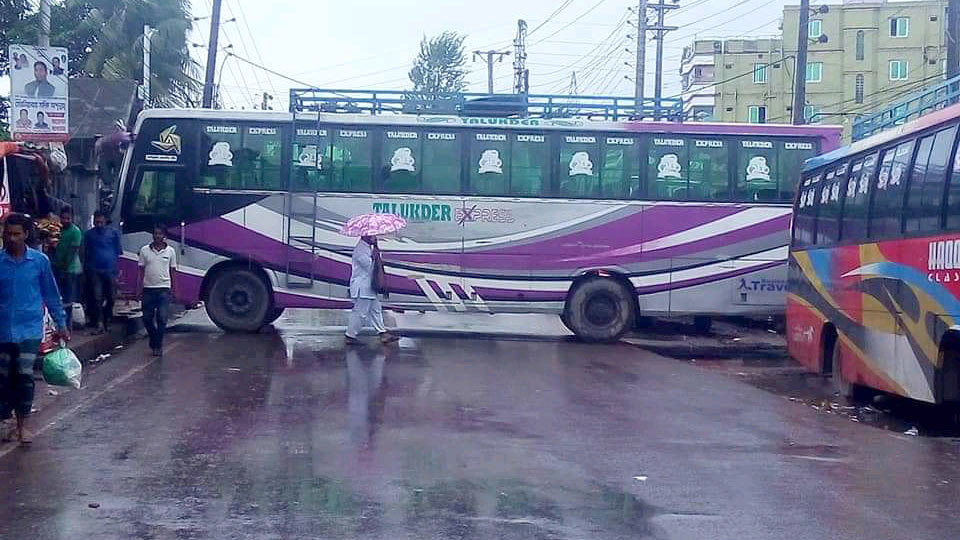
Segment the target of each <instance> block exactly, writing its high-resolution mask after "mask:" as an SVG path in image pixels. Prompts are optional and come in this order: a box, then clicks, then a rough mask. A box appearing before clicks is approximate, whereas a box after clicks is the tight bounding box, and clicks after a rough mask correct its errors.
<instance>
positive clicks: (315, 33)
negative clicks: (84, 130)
mask: <svg viewBox="0 0 960 540" xmlns="http://www.w3.org/2000/svg"><path fill="white" fill-rule="evenodd" d="M667 1H668V2H673V0H667ZM192 2H193V13H194V16H195V17H197V18H200V20H198V21H197V22H196V23H195V27H194V31H193V33H192V34H191V40H192V41H193V42H194V43H196V44H198V45H200V47H194V48H193V51H195V54H196V57H197V59H198V61H199V62H200V63H201V65H202V64H204V63H205V62H206V49H205V48H204V47H205V46H206V44H207V40H208V38H209V24H210V19H209V16H210V12H211V9H212V8H211V6H212V0H192ZM797 3H798V2H796V1H792V2H791V1H787V0H680V1H679V5H680V9H677V10H675V11H673V12H671V13H670V14H669V15H668V16H667V24H668V25H672V26H678V27H679V30H676V31H674V32H671V33H669V34H667V37H666V38H665V47H666V49H665V53H664V58H665V62H664V72H665V74H664V96H672V95H675V94H677V93H678V92H679V90H680V88H679V85H680V79H679V75H678V72H677V71H678V68H679V64H680V55H681V53H682V50H683V47H684V45H687V44H689V43H690V42H691V41H692V40H693V39H695V38H709V37H735V36H751V37H764V36H770V35H775V34H777V33H778V27H779V24H780V18H781V14H782V10H783V6H784V5H786V4H793V5H796V4H797ZM813 3H814V4H815V5H816V4H819V3H838V0H820V1H818V0H813ZM636 4H637V2H636V1H635V0H522V1H521V0H347V1H344V0H335V1H334V0H271V1H269V2H267V1H263V0H223V13H222V16H221V20H224V21H228V20H230V19H233V18H236V21H235V22H226V23H225V24H223V25H222V30H221V35H220V48H223V47H226V46H228V45H233V48H232V49H231V50H232V51H234V52H235V53H236V54H237V55H238V56H240V57H243V58H246V59H249V60H251V61H253V62H256V63H258V64H261V65H264V66H266V67H269V68H270V69H272V70H274V71H276V72H278V73H281V74H283V75H286V76H287V77H291V78H293V79H296V80H299V81H301V82H303V83H309V84H311V85H315V86H318V87H323V88H339V89H344V88H350V89H354V88H356V89H397V90H402V89H407V88H409V87H410V82H409V80H408V78H407V71H408V70H409V69H410V66H411V63H412V61H413V59H414V57H415V56H416V54H417V51H418V46H419V42H420V39H421V38H422V37H423V36H424V35H426V36H433V35H436V34H439V33H441V32H443V31H445V30H451V31H455V32H459V33H461V34H464V35H466V36H467V39H466V42H465V45H466V49H467V51H468V56H469V53H470V52H471V51H473V50H488V49H497V50H503V51H507V50H512V42H513V38H514V36H515V35H516V30H517V19H524V20H526V21H527V23H528V25H529V30H530V34H529V37H528V40H527V46H528V59H527V66H528V68H529V69H530V83H531V90H532V91H533V92H538V93H561V94H566V93H568V91H569V90H570V74H571V72H576V74H577V75H576V76H577V82H578V88H577V90H578V93H580V94H603V95H611V94H615V95H626V96H631V95H633V82H632V78H633V67H632V65H633V62H634V53H633V51H634V49H635V43H634V39H631V38H629V37H628V36H629V35H635V34H634V28H633V26H631V25H630V24H627V22H628V21H629V22H630V23H633V22H634V21H635V15H634V14H633V13H630V12H628V7H631V6H636ZM559 8H562V9H559ZM558 9H559V11H558ZM551 15H552V17H551ZM54 45H56V44H54ZM654 50H655V46H654V43H653V42H652V41H651V42H650V43H649V45H648V56H647V66H648V69H647V77H646V83H647V84H646V85H647V95H652V94H653V90H652V89H653V78H654V77H653V72H654V52H653V51H654ZM219 62H220V65H219V66H218V68H217V71H218V75H219V76H220V78H221V80H220V83H221V88H222V93H223V95H224V102H225V105H226V106H227V107H236V108H241V107H243V108H251V107H252V106H253V105H254V104H255V103H259V102H260V101H261V97H260V96H261V95H262V92H264V91H266V92H269V93H270V94H272V95H274V96H275V97H276V99H275V100H274V101H273V106H274V108H275V109H285V108H286V102H287V95H288V89H289V88H290V87H291V86H300V85H298V84H297V83H294V82H291V81H290V80H287V79H285V78H283V77H280V76H277V75H271V74H269V73H266V72H264V71H263V70H261V69H258V68H255V67H253V66H251V65H249V64H245V63H244V62H242V61H241V60H239V59H238V58H229V57H227V56H226V55H225V54H223V53H221V54H220V55H219ZM627 64H629V65H627ZM512 65H513V64H512V58H511V57H507V58H504V61H503V62H502V63H498V64H496V67H495V70H494V84H495V90H496V91H503V92H506V91H510V89H511V88H512V75H513V73H512V69H513V67H512ZM467 67H468V68H469V69H470V75H469V76H468V81H469V88H468V90H469V91H474V92H485V91H486V67H485V64H484V63H483V62H480V61H477V62H475V63H474V62H469V63H468V64H467ZM625 76H629V77H630V78H631V80H628V79H625V78H624V77H625ZM8 90H9V83H8V82H7V81H6V80H2V79H0V93H5V92H7V91H8Z"/></svg>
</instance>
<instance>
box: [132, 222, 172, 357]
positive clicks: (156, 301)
mask: <svg viewBox="0 0 960 540" xmlns="http://www.w3.org/2000/svg"><path fill="white" fill-rule="evenodd" d="M139 259H140V264H139V268H140V272H139V274H140V275H139V277H138V279H137V281H138V282H139V283H140V286H141V290H142V292H141V295H140V298H142V307H143V326H144V328H146V329H147V334H148V335H149V336H150V350H151V351H153V355H154V356H163V334H164V332H166V329H167V315H168V311H169V309H170V298H171V297H172V296H173V291H174V281H175V280H174V277H175V276H176V269H177V251H176V250H175V249H173V248H172V247H170V245H168V244H167V229H166V227H164V226H163V225H156V226H155V227H154V228H153V242H151V243H149V244H147V245H145V246H143V247H142V248H140V254H139ZM171 270H173V271H171Z"/></svg>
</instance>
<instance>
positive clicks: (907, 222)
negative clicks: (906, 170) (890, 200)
mask: <svg viewBox="0 0 960 540" xmlns="http://www.w3.org/2000/svg"><path fill="white" fill-rule="evenodd" d="M934 138H935V136H934V135H930V136H928V137H924V138H922V139H920V144H919V146H918V147H917V156H916V157H915V158H914V160H913V170H912V171H911V173H910V183H909V186H908V187H907V189H906V194H905V195H906V201H905V202H904V205H903V214H904V227H905V230H906V231H907V232H911V231H913V232H915V231H917V230H918V229H919V228H920V206H921V205H922V204H923V184H924V177H925V176H926V174H927V163H928V161H929V160H930V150H932V149H933V139H934Z"/></svg>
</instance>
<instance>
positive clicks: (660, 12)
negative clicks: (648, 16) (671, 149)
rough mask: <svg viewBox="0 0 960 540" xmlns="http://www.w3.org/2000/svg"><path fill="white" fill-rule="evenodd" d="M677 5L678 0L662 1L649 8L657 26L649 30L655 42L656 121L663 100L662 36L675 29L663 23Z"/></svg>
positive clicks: (654, 101)
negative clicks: (653, 12) (654, 12)
mask: <svg viewBox="0 0 960 540" xmlns="http://www.w3.org/2000/svg"><path fill="white" fill-rule="evenodd" d="M678 3H679V0H673V3H672V4H667V3H665V2H664V0H659V1H658V3H656V4H651V5H650V6H649V8H650V9H653V10H654V11H656V12H657V25H656V26H655V27H653V28H650V29H649V30H651V31H652V32H653V39H655V40H657V71H656V76H655V77H656V79H655V82H654V88H653V92H654V94H653V104H654V107H655V111H656V113H655V114H654V118H655V119H656V120H659V119H660V108H661V105H662V104H661V103H660V102H661V100H662V99H663V36H664V35H666V33H667V32H670V31H671V30H676V29H677V27H676V26H665V25H664V22H665V19H666V15H667V11H669V10H671V9H677V8H679V7H680V6H679V5H677V4H678Z"/></svg>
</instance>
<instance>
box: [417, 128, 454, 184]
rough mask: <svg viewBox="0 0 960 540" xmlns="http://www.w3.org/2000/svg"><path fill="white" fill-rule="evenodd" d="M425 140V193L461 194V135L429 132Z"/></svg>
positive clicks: (448, 132) (423, 175)
mask: <svg viewBox="0 0 960 540" xmlns="http://www.w3.org/2000/svg"><path fill="white" fill-rule="evenodd" d="M425 137H426V138H425V139H424V140H423V143H422V144H423V171H422V172H421V173H420V174H421V176H422V179H423V191H424V192H426V193H438V194H453V193H459V192H460V161H461V159H460V157H461V156H460V135H459V134H457V133H454V132H452V131H428V132H426V135H425Z"/></svg>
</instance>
